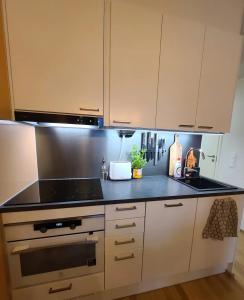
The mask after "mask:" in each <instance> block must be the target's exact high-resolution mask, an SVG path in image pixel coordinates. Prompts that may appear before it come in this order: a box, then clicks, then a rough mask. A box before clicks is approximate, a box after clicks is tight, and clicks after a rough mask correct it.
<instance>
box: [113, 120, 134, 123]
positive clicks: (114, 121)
mask: <svg viewBox="0 0 244 300" xmlns="http://www.w3.org/2000/svg"><path fill="white" fill-rule="evenodd" d="M113 123H115V124H131V122H129V121H116V120H113Z"/></svg>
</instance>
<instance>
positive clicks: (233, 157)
mask: <svg viewBox="0 0 244 300" xmlns="http://www.w3.org/2000/svg"><path fill="white" fill-rule="evenodd" d="M236 162H237V153H236V152H231V155H230V162H229V168H235V167H236Z"/></svg>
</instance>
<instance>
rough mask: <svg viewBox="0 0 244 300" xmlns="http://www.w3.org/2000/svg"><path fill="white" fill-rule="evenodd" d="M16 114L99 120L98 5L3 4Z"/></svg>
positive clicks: (93, 1)
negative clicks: (39, 113)
mask: <svg viewBox="0 0 244 300" xmlns="http://www.w3.org/2000/svg"><path fill="white" fill-rule="evenodd" d="M6 15H7V27H8V35H9V36H8V41H9V51H10V60H11V77H12V88H13V100H14V106H15V109H16V110H28V111H29V110H30V111H42V112H59V113H72V114H89V115H103V19H104V1H103V0H71V1H70V0H53V1H49V0H42V1H33V0H23V1H18V0H8V1H6Z"/></svg>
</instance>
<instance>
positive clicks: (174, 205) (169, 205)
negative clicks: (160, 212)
mask: <svg viewBox="0 0 244 300" xmlns="http://www.w3.org/2000/svg"><path fill="white" fill-rule="evenodd" d="M179 206H183V204H182V203H177V204H164V207H179Z"/></svg>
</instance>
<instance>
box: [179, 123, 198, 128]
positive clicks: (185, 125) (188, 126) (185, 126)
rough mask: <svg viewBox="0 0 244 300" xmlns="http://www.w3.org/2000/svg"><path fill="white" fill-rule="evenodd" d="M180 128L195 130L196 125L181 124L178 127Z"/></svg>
mask: <svg viewBox="0 0 244 300" xmlns="http://www.w3.org/2000/svg"><path fill="white" fill-rule="evenodd" d="M178 127H183V128H193V127H195V125H192V124H180V125H178Z"/></svg>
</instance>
